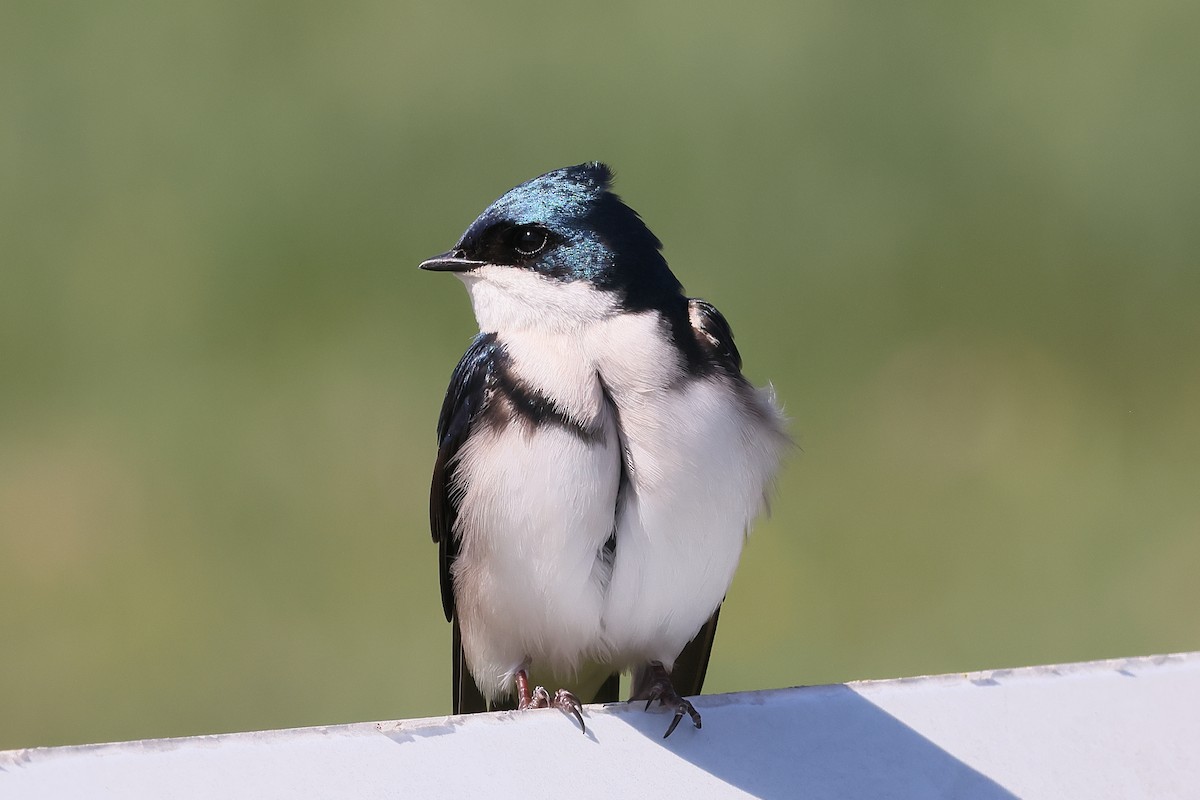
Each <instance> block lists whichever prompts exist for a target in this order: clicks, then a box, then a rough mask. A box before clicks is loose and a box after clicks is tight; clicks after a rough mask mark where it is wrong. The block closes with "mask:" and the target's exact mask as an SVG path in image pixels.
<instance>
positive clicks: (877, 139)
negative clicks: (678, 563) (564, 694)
mask: <svg viewBox="0 0 1200 800" xmlns="http://www.w3.org/2000/svg"><path fill="white" fill-rule="evenodd" d="M1198 31H1200V5H1197V4H1196V3H1195V2H1188V1H1187V0H1178V1H1173V0H1149V1H1148V2H1133V1H1132V0H1129V1H1128V2H1095V1H1094V0H1064V2H1059V3H1055V4H1049V5H1048V4H1031V3H992V4H967V3H947V2H932V1H925V2H914V3H904V4H899V3H895V4H891V3H859V2H850V3H844V2H832V1H831V0H827V1H826V2H799V3H796V2H778V3H742V4H735V5H733V6H730V5H728V4H695V3H613V4H582V5H575V4H564V3H544V4H543V3H508V4H505V5H503V6H499V5H479V6H474V5H462V4H455V3H442V4H415V3H414V4H403V3H395V2H366V1H354V2H347V3H342V4H336V5H335V4H322V3H312V2H293V3H281V2H276V3H267V2H251V3H246V2H204V3H199V4H192V5H185V4H167V3H150V2H140V1H138V0H131V1H130V2H117V1H115V0H114V2H105V3H55V4H50V3H33V2H13V1H10V2H6V3H4V5H3V6H0V607H2V608H3V614H0V748H11V747H19V746H27V745H48V744H60V743H71V742H86V741H100V740H114V739H127V738H141V737H152V736H169V735H182V734H193V733H202V732H215V731H229V730H238V729H258V728H269V727H281V726H296V725H307V724H317V723H331V722H342V721H351V720H364V719H381V718H392V717H412V716H422V715H433V714H441V713H445V712H446V711H447V708H448V704H449V679H448V674H447V673H448V663H447V651H448V646H449V645H448V640H449V627H448V626H447V625H446V624H445V622H444V621H443V619H442V616H441V608H440V605H439V601H438V594H437V588H436V584H437V576H436V569H435V548H434V546H433V545H432V544H431V542H430V541H429V534H428V527H427V517H426V492H427V487H428V477H429V472H430V467H431V464H432V461H433V457H434V423H435V419H436V415H437V411H438V408H439V405H440V402H441V398H442V393H443V391H444V388H445V385H446V382H447V379H448V377H449V374H450V371H451V369H452V367H453V365H454V363H455V361H456V360H457V358H458V357H459V355H460V354H461V353H462V351H463V349H464V348H465V346H466V343H467V342H468V340H469V338H470V336H471V334H472V333H473V331H474V323H473V319H472V317H471V313H470V309H469V306H468V303H467V300H466V296H465V292H464V291H463V288H462V286H461V285H460V284H459V282H458V281H456V280H454V279H453V278H450V277H447V276H439V275H430V274H424V273H419V272H418V271H417V270H416V264H417V262H418V261H420V260H421V259H422V258H424V257H426V256H429V255H432V254H434V253H437V252H440V251H441V250H443V249H445V248H447V247H448V246H449V245H451V244H453V243H454V241H455V240H456V237H457V236H458V235H459V234H460V232H461V231H462V230H463V229H464V228H465V227H466V226H467V225H468V224H469V223H470V222H471V220H472V219H473V218H474V217H475V215H476V214H477V213H478V212H479V211H480V210H482V209H483V208H484V206H485V205H486V204H487V203H489V202H490V201H491V200H492V199H494V198H495V197H496V196H497V195H499V194H500V193H501V192H503V191H504V190H506V189H507V188H509V187H510V186H512V185H514V184H516V183H518V182H520V181H522V180H525V179H527V178H530V177H532V176H534V175H537V174H539V173H541V172H543V171H546V170H548V169H552V168H555V167H559V166H563V165H566V164H571V163H577V162H580V161H584V160H589V159H597V158H598V159H604V160H607V161H609V162H610V163H611V164H612V165H613V166H614V167H615V168H616V170H617V173H618V183H617V189H618V191H619V192H620V193H621V194H622V195H623V196H624V197H625V199H626V200H627V201H628V202H629V203H630V204H631V205H632V206H633V207H634V208H636V209H638V210H639V211H640V212H641V213H642V215H643V216H644V217H645V219H646V220H647V221H648V222H649V224H650V225H651V227H652V228H653V230H654V231H655V232H656V233H657V234H658V235H659V237H660V238H661V239H662V240H663V241H664V242H665V244H666V248H665V249H666V255H667V257H668V260H669V261H670V263H671V264H672V266H673V268H674V269H675V271H676V273H677V274H678V275H679V277H680V278H681V279H682V280H683V282H684V283H685V284H686V286H687V288H688V290H689V292H690V293H692V294H695V295H698V296H703V297H705V298H708V299H710V300H712V301H714V302H715V303H716V304H717V305H718V306H719V307H720V308H721V309H722V310H723V311H724V313H725V314H726V315H727V316H728V317H729V319H730V320H731V322H732V324H733V326H734V329H735V331H736V332H737V334H738V342H739V344H740V346H741V349H742V352H743V354H744V355H745V357H746V362H747V371H748V374H749V375H750V376H751V378H752V379H754V380H755V381H757V382H760V383H762V382H765V381H767V380H771V381H773V382H774V383H775V386H776V387H777V389H778V391H779V393H780V395H781V397H782V398H783V400H784V401H785V403H786V405H787V408H788V411H789V414H790V415H791V416H792V418H793V420H794V432H795V435H796V437H797V439H798V441H799V442H800V444H801V445H802V448H803V452H802V453H798V454H797V455H796V457H794V458H793V459H792V460H791V462H790V463H789V465H788V467H787V469H786V471H785V472H784V474H783V475H782V477H781V480H780V483H779V492H778V496H777V498H776V500H775V503H774V517H773V518H772V519H771V520H770V521H769V522H767V523H764V524H761V525H760V526H759V527H758V529H757V531H756V532H755V535H754V536H753V537H752V539H751V541H750V543H749V546H748V548H747V551H746V554H745V557H744V559H743V563H742V568H741V570H740V572H739V574H738V577H737V580H736V581H735V583H734V586H733V588H732V591H731V592H730V594H729V598H728V602H727V604H726V607H725V611H724V612H723V613H722V622H721V633H720V636H719V637H718V641H717V646H716V650H715V653H714V660H713V663H712V668H711V672H710V680H709V684H708V687H707V688H708V689H709V690H710V691H714V692H719V691H731V690H740V689H754V688H762V687H778V686H785V685H792V684H798V683H810V684H811V683H821V682H830V681H842V680H849V679H855V678H867V677H889V676H898V675H910V674H917V673H930V672H948V671H960V670H970V669H977V668H988V667H1002V666H1017V665H1023V664H1030V663H1046V662H1060V661H1071V660H1080V659H1092V658H1100V657H1108V656H1119V655H1132V654H1142V653H1153V652H1163V651H1178V650H1188V649H1195V648H1197V647H1200V615H1198V614H1197V613H1196V609H1197V607H1198V606H1200V580H1198V579H1197V574H1198V572H1200V535H1198V534H1200V315H1198V313H1197V306H1198V304H1200V258H1198V255H1197V254H1198V253H1200V224H1198V223H1197V220H1198V219H1200V169H1198V167H1200V156H1198V155H1197V152H1198V147H1197V143H1198V142H1200V88H1198V87H1200V82H1198V81H1197V75H1200V56H1198V55H1197V48H1196V40H1197V32H1198Z"/></svg>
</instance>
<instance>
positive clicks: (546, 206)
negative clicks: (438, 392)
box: [421, 162, 681, 331]
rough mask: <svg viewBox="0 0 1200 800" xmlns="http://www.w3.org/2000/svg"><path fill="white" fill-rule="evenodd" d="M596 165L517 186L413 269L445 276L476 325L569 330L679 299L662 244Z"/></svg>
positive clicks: (489, 328) (604, 169) (561, 171)
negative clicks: (456, 280)
mask: <svg viewBox="0 0 1200 800" xmlns="http://www.w3.org/2000/svg"><path fill="white" fill-rule="evenodd" d="M611 182H612V172H611V171H610V170H609V168H608V167H607V166H605V165H604V164H601V163H599V162H590V163H587V164H579V165H577V166H574V167H565V168H563V169H557V170H554V171H553V172H547V173H546V174H545V175H542V176H540V177H537V178H534V179H533V180H531V181H527V182H525V183H522V184H521V185H520V186H517V187H516V188H514V189H511V190H509V191H508V192H507V193H505V194H504V195H503V196H502V197H501V198H500V199H499V200H497V201H496V202H494V203H492V204H491V205H490V206H488V207H487V209H486V210H485V211H484V212H483V213H482V214H480V215H479V218H478V219H476V220H475V221H474V222H473V223H471V227H469V228H467V232H466V233H464V234H463V235H462V238H461V239H460V240H459V242H458V244H456V245H455V246H454V248H453V249H451V250H449V251H447V252H445V253H443V254H441V255H439V256H435V257H434V258H431V259H429V260H428V261H425V262H423V263H422V264H421V269H427V270H436V271H442V272H454V273H456V274H457V275H458V276H459V277H460V278H462V279H463V282H464V283H466V285H467V290H468V291H469V293H470V295H471V302H472V305H473V306H474V308H475V317H476V319H477V320H478V321H479V327H480V329H481V330H484V331H505V330H519V329H522V328H549V329H557V330H561V329H569V328H571V327H575V326H578V325H582V324H586V323H588V322H592V321H596V320H598V319H602V318H603V317H605V316H608V315H610V314H614V313H619V312H621V311H636V310H643V309H648V308H662V307H664V306H666V305H668V304H670V303H677V302H679V301H680V299H681V294H680V290H681V287H680V285H679V281H678V280H676V278H675V276H674V275H673V274H671V270H670V269H669V268H668V267H667V262H666V260H665V259H663V257H662V253H661V252H659V251H660V248H661V247H662V245H661V243H660V242H659V241H658V239H657V238H656V237H655V236H654V234H653V233H651V232H650V229H649V228H647V227H646V225H645V223H643V222H642V220H641V217H639V216H638V215H637V212H636V211H634V210H633V209H632V208H630V207H629V206H627V205H625V204H624V203H623V202H621V199H620V198H619V197H617V196H616V195H615V194H613V193H612V191H611V190H610V185H611Z"/></svg>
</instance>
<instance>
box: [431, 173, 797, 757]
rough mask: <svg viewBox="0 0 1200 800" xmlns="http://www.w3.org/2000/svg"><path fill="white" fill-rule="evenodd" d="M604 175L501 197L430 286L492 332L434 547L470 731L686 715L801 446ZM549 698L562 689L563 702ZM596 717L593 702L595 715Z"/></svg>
mask: <svg viewBox="0 0 1200 800" xmlns="http://www.w3.org/2000/svg"><path fill="white" fill-rule="evenodd" d="M612 180H613V173H612V171H611V170H610V168H609V167H608V166H607V165H605V164H603V163H600V162H588V163H583V164H578V165H575V166H570V167H565V168H562V169H556V170H553V171H551V172H547V173H545V174H544V175H541V176H539V177H536V178H534V179H532V180H529V181H526V182H525V183H522V184H520V185H518V186H516V187H515V188H513V189H511V190H509V191H508V192H506V193H505V194H503V195H502V196H501V197H500V198H499V199H497V200H496V201H495V202H493V203H492V204H491V205H490V206H488V207H487V208H486V209H485V210H484V211H483V213H482V214H480V215H479V217H478V218H477V219H476V220H475V221H474V222H473V223H471V225H470V226H469V227H468V228H467V230H466V232H465V233H464V234H463V235H462V237H461V238H460V239H459V240H458V242H457V244H455V245H454V247H453V248H451V249H450V250H448V251H446V252H445V253H442V254H440V255H437V256H435V257H433V258H430V259H428V260H426V261H424V262H422V263H421V264H420V268H421V269H423V270H428V271H433V272H449V273H453V274H454V275H456V276H458V277H459V278H460V279H461V280H462V282H463V283H464V284H466V289H467V293H468V295H469V298H470V302H471V305H472V308H473V311H474V315H475V319H476V321H477V323H478V326H479V333H478V334H477V335H476V336H475V337H474V339H473V340H472V341H471V343H470V346H469V347H468V348H467V350H466V353H465V354H464V355H463V357H462V359H461V360H460V361H459V362H458V365H457V366H456V367H455V368H454V371H453V373H452V376H451V379H450V385H449V388H448V389H447V392H446V396H445V400H444V402H443V404H442V408H441V413H440V414H439V417H438V423H437V444H438V450H437V457H436V460H435V463H434V470H433V480H432V486H431V490H430V527H431V530H432V534H433V540H434V542H436V543H437V545H438V563H439V575H440V587H441V600H442V606H443V610H444V612H445V615H446V619H447V621H449V622H450V623H452V637H451V639H452V642H451V647H452V654H451V656H452V682H453V703H454V712H455V713H471V712H478V711H487V710H496V709H501V708H509V709H519V710H524V709H530V708H546V707H554V708H558V709H561V710H562V711H564V712H566V713H568V714H570V715H571V716H573V717H574V718H575V719H577V720H578V723H579V725H580V727H581V728H582V730H583V731H584V733H585V734H586V732H587V729H586V725H585V723H584V720H583V715H582V704H583V702H613V701H617V700H618V699H619V698H618V696H617V694H618V690H619V678H620V675H621V674H624V673H628V674H629V675H630V676H631V677H630V701H634V700H637V701H641V700H645V701H646V709H649V708H650V706H651V704H653V703H654V702H655V701H658V703H659V707H660V708H662V707H665V708H666V710H667V712H668V713H669V712H671V711H673V712H674V717H673V719H672V721H671V723H670V726H669V728H668V729H667V732H666V734H664V738H666V737H667V736H670V735H671V733H672V732H673V731H674V730H675V728H676V726H678V724H679V722H680V720H681V719H682V717H683V715H684V714H687V715H688V716H689V717H690V719H691V721H692V723H693V725H694V726H695V727H696V728H700V727H701V717H700V714H699V713H698V712H697V711H696V709H695V707H694V706H693V704H692V703H691V702H690V701H689V700H687V699H686V697H688V696H692V695H697V694H699V693H700V690H701V688H702V685H703V682H704V676H705V671H706V670H707V667H708V662H709V656H710V653H711V649H712V646H713V637H714V635H715V632H716V626H717V618H718V615H719V612H720V607H721V604H722V603H723V602H724V599H725V595H726V593H727V591H728V589H729V586H730V583H731V581H732V579H733V575H734V571H735V569H736V567H737V564H738V561H739V559H740V556H741V552H742V546H743V543H744V541H745V539H746V537H747V536H748V534H749V531H750V528H751V525H752V523H753V522H754V520H755V518H756V517H757V516H758V515H759V514H760V512H762V511H764V509H765V506H766V503H767V499H768V495H769V493H770V490H771V487H772V485H773V483H774V478H775V475H776V472H777V470H778V468H779V466H780V463H781V460H782V458H783V457H784V454H785V451H786V450H787V448H788V447H789V445H790V439H789V436H788V433H787V430H786V428H787V424H786V420H785V417H784V415H783V411H782V409H781V407H780V405H779V403H778V401H777V399H776V396H775V393H774V390H773V389H772V388H771V387H770V386H767V387H766V388H761V389H760V388H755V387H754V386H752V385H751V384H750V383H749V382H748V381H747V379H746V378H745V377H744V376H743V374H742V369H741V368H742V359H741V355H740V354H739V352H738V349H737V347H736V346H735V345H734V340H733V333H732V331H731V329H730V326H729V323H728V322H726V320H725V318H724V317H723V316H722V315H721V314H720V312H718V311H717V309H716V308H715V307H714V306H712V305H711V304H709V303H707V302H705V301H703V300H699V299H695V298H689V297H687V296H685V294H684V293H683V287H682V284H681V283H680V282H679V280H678V279H677V278H676V277H675V275H674V274H673V273H672V271H671V269H670V268H669V267H668V265H667V262H666V259H665V258H664V256H663V254H662V243H661V242H660V241H659V239H658V238H657V237H656V236H655V235H654V234H653V233H651V231H650V229H649V228H648V227H647V226H646V224H645V223H644V222H643V221H642V218H641V217H640V216H639V215H638V213H637V212H636V211H634V210H633V209H632V208H630V207H629V206H628V205H626V204H625V203H624V201H622V200H621V198H620V197H619V196H618V195H617V194H615V193H614V192H613V190H612ZM544 686H553V687H561V688H557V689H556V690H555V691H554V693H553V694H551V693H550V691H549V690H547V689H546V688H544ZM581 698H582V700H581Z"/></svg>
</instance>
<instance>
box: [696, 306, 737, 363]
mask: <svg viewBox="0 0 1200 800" xmlns="http://www.w3.org/2000/svg"><path fill="white" fill-rule="evenodd" d="M688 318H689V320H690V321H691V323H692V331H693V332H694V333H695V334H696V340H697V343H698V344H699V345H700V349H701V350H702V351H704V352H705V353H706V354H707V355H708V357H709V358H711V359H712V360H713V361H714V362H716V363H717V364H718V365H720V366H721V367H722V368H724V369H725V370H726V371H728V372H730V373H733V374H736V375H740V374H741V371H742V354H741V353H739V352H738V349H737V345H735V344H734V343H733V329H732V328H730V327H729V323H728V322H726V321H725V317H723V316H721V312H720V311H717V309H716V308H715V307H714V306H713V305H712V304H711V303H706V302H705V301H703V300H700V299H697V298H695V297H692V298H689V299H688Z"/></svg>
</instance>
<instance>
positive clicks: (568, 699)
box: [552, 689, 587, 734]
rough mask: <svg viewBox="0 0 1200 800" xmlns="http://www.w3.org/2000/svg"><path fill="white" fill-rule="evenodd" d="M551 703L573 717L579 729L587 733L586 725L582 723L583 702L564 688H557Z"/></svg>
mask: <svg viewBox="0 0 1200 800" xmlns="http://www.w3.org/2000/svg"><path fill="white" fill-rule="evenodd" d="M552 705H553V706H554V707H555V708H558V709H562V710H563V711H565V712H567V713H568V714H570V715H571V716H573V717H575V719H577V720H578V721H579V729H580V730H581V731H583V732H584V733H585V734H586V733H587V725H584V724H583V704H581V703H580V702H579V698H578V697H576V696H575V695H573V694H571V693H570V692H568V691H567V690H566V689H559V690H558V691H557V692H555V693H554V702H553V703H552Z"/></svg>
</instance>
